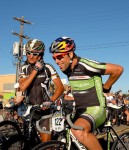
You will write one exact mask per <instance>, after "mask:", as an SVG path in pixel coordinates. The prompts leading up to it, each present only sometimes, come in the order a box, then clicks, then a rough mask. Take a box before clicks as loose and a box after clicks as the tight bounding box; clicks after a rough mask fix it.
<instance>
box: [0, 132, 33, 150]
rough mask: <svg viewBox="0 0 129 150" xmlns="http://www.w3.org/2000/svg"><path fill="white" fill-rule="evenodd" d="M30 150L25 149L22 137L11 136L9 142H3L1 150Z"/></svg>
mask: <svg viewBox="0 0 129 150" xmlns="http://www.w3.org/2000/svg"><path fill="white" fill-rule="evenodd" d="M26 149H27V150H31V149H29V147H27V148H25V139H24V137H23V136H22V135H18V134H17V135H12V136H11V137H10V138H9V140H7V141H5V143H4V145H3V147H2V149H1V150H26Z"/></svg>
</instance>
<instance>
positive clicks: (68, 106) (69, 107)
mask: <svg viewBox="0 0 129 150" xmlns="http://www.w3.org/2000/svg"><path fill="white" fill-rule="evenodd" d="M62 107H63V109H64V111H65V113H66V114H70V113H72V112H73V111H74V109H75V101H74V100H64V99H63V100H62Z"/></svg>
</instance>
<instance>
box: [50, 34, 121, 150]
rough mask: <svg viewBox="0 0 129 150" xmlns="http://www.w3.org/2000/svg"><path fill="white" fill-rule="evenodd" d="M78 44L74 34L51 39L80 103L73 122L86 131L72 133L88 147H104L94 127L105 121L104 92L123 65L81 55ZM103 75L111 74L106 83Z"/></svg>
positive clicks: (75, 96)
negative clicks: (95, 134) (76, 52)
mask: <svg viewBox="0 0 129 150" xmlns="http://www.w3.org/2000/svg"><path fill="white" fill-rule="evenodd" d="M75 48H76V46H75V43H74V41H73V40H72V39H71V38H69V37H60V38H58V39H56V40H55V41H54V42H52V44H51V46H50V48H49V50H50V53H52V54H53V59H54V60H55V62H56V64H57V65H58V66H59V68H60V69H61V71H62V72H63V73H65V74H66V75H67V77H68V80H69V83H70V85H71V88H72V91H73V96H74V100H75V102H76V107H77V114H76V116H75V117H76V121H75V122H74V124H75V125H77V126H82V127H83V128H84V130H83V131H81V130H73V129H71V131H72V133H73V134H74V136H75V137H76V138H77V139H78V140H79V141H80V142H81V143H82V144H84V145H85V146H86V148H88V149H89V150H101V149H102V147H101V145H100V143H99V141H98V140H97V138H96V137H95V136H94V135H93V134H92V131H94V129H96V128H97V127H99V126H100V125H101V124H103V123H104V122H105V119H106V110H105V107H106V101H105V96H104V94H103V92H105V93H107V92H109V91H110V89H111V87H112V85H113V84H114V83H115V82H116V81H117V80H118V78H119V77H120V75H121V74H122V72H123V67H121V66H120V65H116V64H109V63H99V62H97V61H92V60H89V59H87V58H81V57H78V56H77V55H76V54H75V52H74V51H75ZM101 75H109V78H108V79H107V81H106V82H105V84H102V78H101Z"/></svg>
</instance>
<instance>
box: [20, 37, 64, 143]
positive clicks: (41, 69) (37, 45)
mask: <svg viewBox="0 0 129 150" xmlns="http://www.w3.org/2000/svg"><path fill="white" fill-rule="evenodd" d="M25 48H26V57H27V61H26V63H25V64H24V65H23V66H22V67H21V71H20V77H19V85H20V90H21V91H22V92H24V93H26V94H25V101H26V103H27V104H29V105H37V104H38V105H40V104H42V103H44V102H46V101H47V102H50V103H51V102H54V101H55V100H56V99H58V97H59V96H60V95H61V94H62V93H63V91H64V86H63V84H62V82H61V79H60V77H59V75H58V73H57V71H56V70H55V68H54V67H53V66H52V65H51V64H48V63H45V62H44V60H43V56H44V50H45V45H44V43H43V42H42V41H41V40H38V39H33V40H29V41H28V42H27V44H26V47H25ZM51 81H53V83H54V85H55V87H56V90H55V91H54V94H53V95H52V96H51V97H50V96H49V87H50V83H51ZM42 109H44V108H42ZM43 114H45V115H47V114H50V109H45V111H42V112H41V113H40V114H38V116H39V115H40V117H41V116H42V115H43ZM38 118H39V117H38ZM48 125H49V120H48V119H46V120H45V122H44V125H43V126H44V127H45V128H48ZM40 135H41V139H42V141H43V142H46V141H49V140H50V139H51V135H49V134H43V133H40Z"/></svg>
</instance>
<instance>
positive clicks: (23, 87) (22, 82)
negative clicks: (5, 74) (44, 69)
mask: <svg viewBox="0 0 129 150" xmlns="http://www.w3.org/2000/svg"><path fill="white" fill-rule="evenodd" d="M36 75H37V71H36V70H33V71H32V72H31V74H30V75H29V76H28V77H27V78H20V79H19V84H20V90H21V91H22V92H24V91H25V90H26V89H27V88H28V87H29V85H30V84H31V83H32V81H33V80H34V78H35V76H36Z"/></svg>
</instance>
